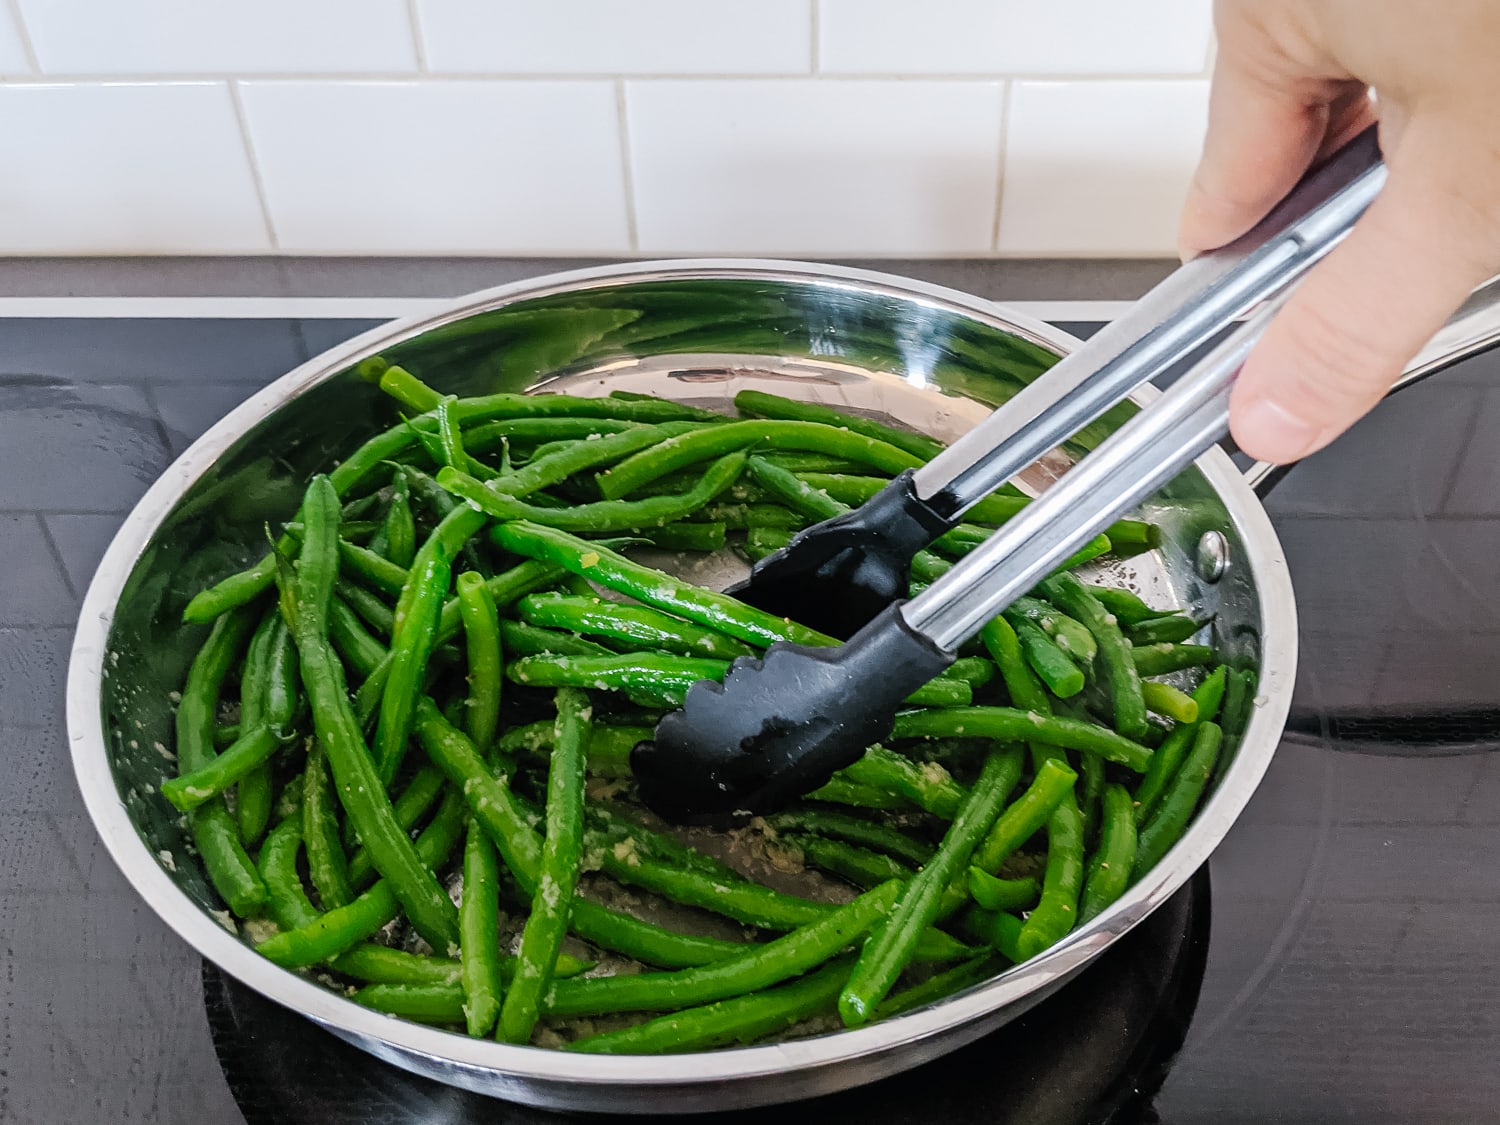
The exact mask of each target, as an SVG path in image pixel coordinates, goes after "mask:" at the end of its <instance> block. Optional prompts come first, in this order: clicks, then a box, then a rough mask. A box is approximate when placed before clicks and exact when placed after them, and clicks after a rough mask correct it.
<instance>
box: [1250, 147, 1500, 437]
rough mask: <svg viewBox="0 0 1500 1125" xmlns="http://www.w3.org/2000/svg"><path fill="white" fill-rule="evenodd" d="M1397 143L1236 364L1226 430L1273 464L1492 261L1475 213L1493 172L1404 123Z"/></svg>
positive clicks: (1374, 390)
mask: <svg viewBox="0 0 1500 1125" xmlns="http://www.w3.org/2000/svg"><path fill="white" fill-rule="evenodd" d="M1401 140H1402V143H1401V146H1400V149H1399V151H1398V152H1397V153H1396V154H1393V155H1392V156H1391V157H1390V159H1389V160H1388V163H1389V167H1390V175H1389V178H1388V180H1387V181H1386V186H1385V188H1384V190H1383V191H1382V192H1381V194H1380V196H1379V197H1378V198H1377V199H1376V201H1375V202H1374V203H1373V204H1372V205H1371V206H1370V209H1369V210H1368V211H1367V212H1366V213H1365V215H1364V216H1363V217H1362V218H1361V219H1360V221H1359V222H1358V223H1356V224H1355V226H1354V229H1353V231H1352V232H1351V233H1350V234H1349V236H1348V237H1347V238H1346V239H1345V240H1344V242H1343V243H1342V244H1341V245H1340V246H1338V247H1337V248H1336V249H1335V250H1334V251H1333V252H1332V253H1331V254H1329V256H1328V258H1327V259H1326V260H1325V261H1323V262H1322V263H1320V264H1319V265H1318V266H1317V267H1316V268H1315V269H1313V270H1312V271H1311V272H1310V273H1309V274H1308V276H1307V279H1306V280H1305V281H1304V282H1303V283H1302V285H1301V287H1300V288H1299V289H1298V291H1297V292H1296V293H1295V294H1294V295H1293V296H1292V297H1291V299H1290V300H1289V301H1288V302H1287V304H1286V305H1285V306H1284V307H1283V308H1282V310H1281V312H1279V313H1278V314H1277V315H1276V318H1275V320H1273V321H1272V323H1271V325H1270V327H1269V328H1268V329H1267V330H1266V334H1265V336H1264V337H1263V338H1262V339H1261V342H1260V343H1259V344H1258V345H1257V346H1256V348H1255V350H1254V351H1253V352H1252V353H1251V355H1250V358H1249V360H1248V361H1247V362H1246V364H1245V366H1244V369H1243V370H1242V371H1241V372H1240V375H1239V378H1238V380H1237V382H1236V385H1235V389H1234V393H1233V396H1232V398H1231V401H1230V428H1231V430H1232V431H1233V434H1234V439H1235V442H1236V443H1237V444H1238V445H1239V447H1240V448H1241V449H1243V450H1244V451H1245V452H1246V453H1248V454H1250V455H1251V456H1252V457H1256V458H1259V459H1260V460H1263V461H1271V462H1275V463H1277V464H1285V463H1287V462H1289V461H1296V460H1298V459H1299V458H1302V457H1306V456H1307V455H1308V454H1309V453H1313V452H1315V451H1316V450H1318V449H1321V448H1322V447H1323V446H1325V445H1327V444H1328V443H1329V442H1330V441H1332V440H1333V439H1334V438H1335V437H1337V436H1338V435H1339V434H1341V433H1342V432H1343V431H1344V430H1346V429H1347V428H1348V427H1349V426H1351V425H1352V424H1353V423H1354V422H1355V421H1356V420H1357V419H1358V418H1359V417H1360V416H1361V415H1363V414H1364V413H1365V412H1366V411H1368V410H1369V409H1370V408H1371V407H1372V406H1374V405H1375V404H1376V403H1377V402H1378V401H1380V399H1381V398H1382V397H1384V395H1385V393H1386V392H1387V391H1388V390H1389V389H1390V387H1391V384H1393V383H1394V382H1395V381H1396V379H1397V378H1398V377H1399V376H1400V374H1401V369H1402V367H1403V366H1404V365H1405V364H1406V362H1407V361H1408V360H1409V359H1410V358H1411V357H1412V356H1414V355H1416V353H1417V352H1418V351H1419V350H1421V348H1422V346H1423V345H1424V344H1425V343H1426V342H1427V341H1428V340H1430V339H1431V338H1432V336H1433V334H1434V333H1436V332H1437V330H1438V329H1439V328H1441V327H1442V325H1443V322H1444V321H1445V320H1446V319H1447V318H1448V317H1449V316H1450V315H1451V314H1452V312H1453V310H1454V309H1456V308H1457V307H1458V306H1459V305H1460V304H1462V302H1463V300H1464V298H1465V297H1467V296H1468V294H1469V292H1470V291H1471V290H1472V289H1473V288H1474V287H1475V286H1476V285H1478V284H1479V283H1480V282H1482V281H1484V280H1485V279H1486V278H1488V277H1490V276H1491V275H1492V274H1493V273H1494V272H1495V267H1496V265H1497V264H1500V224H1497V223H1496V221H1495V219H1494V218H1492V217H1486V214H1485V211H1486V204H1485V200H1486V199H1488V198H1491V197H1492V196H1493V192H1494V186H1495V184H1496V183H1497V182H1500V174H1497V172H1500V169H1497V168H1496V167H1486V168H1482V169H1475V168H1461V167H1455V161H1454V159H1453V156H1452V154H1453V153H1454V152H1455V151H1461V149H1460V150H1455V148H1454V147H1453V146H1452V145H1451V144H1444V143H1439V141H1438V139H1437V138H1436V137H1430V136H1423V135H1422V134H1421V132H1420V131H1419V126H1418V125H1417V123H1416V122H1413V123H1412V124H1411V125H1409V126H1408V127H1407V128H1406V129H1405V130H1403V135H1402V138H1401ZM1468 147H1469V150H1470V151H1472V150H1473V146H1468ZM1466 193H1472V194H1471V196H1470V198H1468V199H1466V198H1465V194H1466Z"/></svg>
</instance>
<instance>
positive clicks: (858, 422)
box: [734, 390, 943, 461]
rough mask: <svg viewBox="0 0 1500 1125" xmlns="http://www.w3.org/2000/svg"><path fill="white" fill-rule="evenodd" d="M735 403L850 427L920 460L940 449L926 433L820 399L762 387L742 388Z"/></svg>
mask: <svg viewBox="0 0 1500 1125" xmlns="http://www.w3.org/2000/svg"><path fill="white" fill-rule="evenodd" d="M734 404H735V406H737V407H738V408H739V410H740V413H742V414H752V415H756V416H759V417H762V418H780V419H785V420H787V421H794V422H817V423H819V424H821V425H824V426H834V427H837V428H839V429H844V430H852V431H854V432H855V433H857V434H863V435H864V436H865V437H868V438H874V439H875V440H876V441H883V442H885V443H886V444H887V445H894V446H895V447H896V448H897V449H904V450H906V452H908V453H910V454H911V455H912V456H913V457H919V458H921V459H922V460H923V461H931V460H932V459H933V458H934V457H936V456H937V455H938V454H939V453H941V452H942V451H943V445H942V443H941V442H939V441H935V440H934V439H932V438H930V437H928V436H927V435H926V434H917V433H912V432H911V431H910V430H898V429H895V428H894V427H892V426H884V425H881V424H880V423H879V422H875V421H872V420H871V419H869V418H862V417H860V416H858V415H854V414H845V413H843V412H842V411H838V410H834V409H833V408H832V407H828V406H823V405H822V404H820V403H812V402H798V401H796V400H794V399H789V398H782V397H781V396H780V395H773V394H767V393H766V392H764V391H753V390H745V391H741V392H740V393H739V394H737V395H735V396H734Z"/></svg>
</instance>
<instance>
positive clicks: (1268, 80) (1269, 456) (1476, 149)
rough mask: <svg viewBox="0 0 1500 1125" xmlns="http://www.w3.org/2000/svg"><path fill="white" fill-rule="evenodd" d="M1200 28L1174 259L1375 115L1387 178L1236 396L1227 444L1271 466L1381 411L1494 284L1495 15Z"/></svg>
mask: <svg viewBox="0 0 1500 1125" xmlns="http://www.w3.org/2000/svg"><path fill="white" fill-rule="evenodd" d="M1214 22H1215V26H1216V29H1217V32H1218V36H1219V55H1218V62H1217V65H1216V67H1215V71H1214V77H1213V88H1212V93H1211V96H1210V102H1209V124H1208V135H1207V138H1206V139H1205V142H1204V153H1203V160H1202V163H1201V164H1200V165H1199V167H1198V171H1197V173H1196V175H1195V176H1194V179H1193V184H1192V187H1191V188H1190V189H1189V192H1188V199H1187V204H1186V206H1185V208H1184V210H1183V216H1182V227H1181V233H1180V235H1179V240H1180V243H1181V246H1182V250H1183V253H1184V254H1185V255H1187V256H1191V255H1193V254H1196V253H1199V252H1201V251H1203V250H1208V249H1212V248H1213V247H1216V246H1221V245H1223V244H1224V243H1226V242H1228V241H1230V240H1232V239H1234V238H1236V237H1238V236H1239V235H1241V234H1243V233H1244V232H1245V231H1247V230H1248V229H1249V228H1250V227H1252V226H1253V225H1254V224H1255V223H1256V222H1257V221H1258V220H1259V219H1260V218H1261V217H1262V216H1263V215H1264V214H1265V213H1266V212H1267V211H1268V210H1270V208H1271V207H1272V205H1274V204H1275V203H1276V202H1277V201H1278V200H1280V199H1281V198H1282V196H1284V195H1285V194H1286V193H1287V192H1288V191H1290V190H1291V188H1292V186H1293V185H1294V184H1295V183H1296V181H1297V180H1298V179H1299V178H1300V177H1301V175H1302V173H1303V172H1304V171H1306V170H1307V168H1308V166H1309V165H1310V164H1312V163H1313V162H1314V161H1315V160H1317V159H1318V158H1319V156H1321V155H1322V154H1325V153H1327V152H1329V151H1331V150H1333V149H1335V148H1337V147H1338V146H1339V145H1341V144H1343V143H1344V142H1345V141H1347V140H1349V139H1350V138H1351V137H1353V136H1354V134H1356V133H1357V132H1359V131H1360V130H1361V129H1363V128H1364V127H1365V126H1366V125H1368V124H1369V123H1370V122H1371V121H1373V120H1375V119H1376V116H1377V112H1378V116H1379V121H1380V144H1381V149H1382V151H1383V153H1384V156H1385V161H1386V165H1387V167H1388V169H1389V178H1388V179H1387V181H1386V185H1385V188H1384V189H1383V190H1382V192H1381V194H1380V197H1379V198H1378V199H1377V200H1376V201H1375V203H1374V204H1372V205H1371V207H1370V208H1369V210H1368V211H1367V212H1366V213H1365V215H1364V216H1363V217H1362V218H1361V219H1360V221H1359V222H1358V223H1357V224H1356V225H1355V227H1354V230H1353V231H1352V232H1351V233H1350V235H1349V236H1348V238H1346V239H1345V240H1344V242H1343V243H1342V244H1341V245H1340V246H1338V247H1337V248H1336V249H1334V250H1333V252H1332V253H1331V254H1329V256H1328V257H1327V258H1326V259H1325V260H1324V261H1323V262H1322V263H1320V264H1319V265H1318V266H1317V267H1315V268H1314V269H1313V270H1312V271H1311V272H1310V273H1309V274H1308V276H1307V278H1306V280H1305V281H1304V282H1303V283H1302V285H1301V286H1300V288H1299V289H1298V291H1297V292H1296V293H1295V294H1294V295H1293V296H1292V298H1291V299H1290V300H1289V301H1288V303H1287V304H1286V306H1285V307H1284V308H1283V309H1282V310H1281V312H1280V313H1279V314H1278V315H1277V316H1276V318H1275V320H1274V321H1273V322H1272V324H1271V326H1270V327H1269V328H1268V329H1267V331H1266V334H1265V336H1264V337H1263V338H1262V340H1261V342H1260V344H1259V345H1257V347H1256V349H1255V351H1254V352H1253V353H1252V354H1251V356H1250V359H1249V361H1248V362H1247V363H1246V364H1245V367H1244V369H1243V371H1242V372H1241V373H1240V376H1239V379H1238V381H1237V383H1236V385H1235V389H1234V394H1233V397H1232V400H1231V405H1230V428H1231V430H1232V432H1233V435H1234V438H1235V441H1236V443H1237V444H1238V445H1239V446H1240V448H1241V449H1243V450H1244V451H1245V452H1246V453H1249V454H1250V455H1251V456H1254V457H1257V458H1259V459H1261V460H1265V461H1273V462H1277V463H1285V462H1288V461H1295V460H1297V459H1299V458H1301V457H1305V456H1307V455H1308V454H1309V453H1313V452H1315V451H1316V450H1318V449H1321V448H1322V447H1323V446H1325V445H1327V444H1328V443H1329V442H1330V441H1332V440H1333V439H1334V438H1335V437H1337V436H1338V435H1339V434H1340V433H1342V432H1343V431H1344V430H1345V429H1347V428H1348V427H1349V426H1350V425H1352V424H1353V423H1354V422H1355V421H1356V420H1357V419H1358V418H1359V417H1360V416H1361V415H1363V414H1364V413H1365V412H1366V411H1368V410H1369V409H1370V408H1371V407H1372V406H1374V405H1375V404H1376V403H1377V402H1378V401H1380V399H1381V397H1382V396H1384V395H1385V393H1386V391H1387V390H1389V389H1390V387H1391V385H1392V384H1393V383H1394V382H1395V381H1396V379H1397V377H1398V376H1399V375H1400V373H1401V369H1402V368H1403V367H1404V366H1405V364H1406V362H1407V361H1408V360H1409V359H1410V358H1411V357H1412V356H1414V355H1415V354H1416V353H1417V352H1418V351H1419V350H1420V349H1421V347H1422V345H1423V344H1425V343H1426V342H1427V341H1428V340H1429V339H1430V338H1431V337H1432V335H1433V334H1434V333H1435V332H1436V331H1437V330H1438V329H1439V328H1441V327H1442V325H1443V322H1444V321H1445V320H1446V319H1447V318H1448V316H1450V315H1451V314H1452V312H1453V311H1454V310H1455V309H1456V308H1457V307H1458V306H1459V305H1460V304H1461V303H1462V302H1463V299H1464V298H1465V297H1466V296H1467V295H1468V294H1469V292H1470V290H1472V289H1473V288H1474V287H1475V286H1477V285H1478V284H1479V283H1480V282H1482V281H1484V280H1486V279H1487V278H1489V277H1491V276H1493V275H1494V274H1495V273H1497V272H1500V66H1497V65H1496V63H1495V59H1496V57H1497V56H1500V3H1496V2H1495V0H1442V2H1441V3H1437V4H1434V3H1432V2H1431V0H1377V2H1374V3H1372V2H1371V0H1216V3H1215V9H1214ZM1371 89H1373V90H1374V91H1376V95H1377V103H1376V104H1372V101H1371V99H1370V97H1369V92H1370V90H1371Z"/></svg>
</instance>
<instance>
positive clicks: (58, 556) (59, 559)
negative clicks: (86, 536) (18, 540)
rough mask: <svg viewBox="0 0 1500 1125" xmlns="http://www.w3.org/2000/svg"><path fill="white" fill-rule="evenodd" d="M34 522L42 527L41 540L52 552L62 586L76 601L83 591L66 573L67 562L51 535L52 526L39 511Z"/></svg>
mask: <svg viewBox="0 0 1500 1125" xmlns="http://www.w3.org/2000/svg"><path fill="white" fill-rule="evenodd" d="M36 522H37V526H39V527H40V528H41V529H42V542H44V543H45V544H47V550H48V551H49V552H51V554H52V561H53V562H54V563H56V564H57V574H58V577H59V578H61V579H62V582H63V586H64V587H66V589H67V591H68V593H69V594H70V595H72V598H73V600H74V601H75V602H76V601H78V600H79V599H80V598H81V597H82V594H83V592H82V591H81V590H79V589H77V588H76V587H75V586H74V585H73V579H72V577H71V576H70V575H69V574H68V564H67V562H66V561H65V560H64V559H63V553H62V548H61V547H59V546H58V545H57V540H56V539H54V538H53V537H52V528H50V527H48V526H47V517H46V516H44V515H43V514H42V513H41V512H37V513H36Z"/></svg>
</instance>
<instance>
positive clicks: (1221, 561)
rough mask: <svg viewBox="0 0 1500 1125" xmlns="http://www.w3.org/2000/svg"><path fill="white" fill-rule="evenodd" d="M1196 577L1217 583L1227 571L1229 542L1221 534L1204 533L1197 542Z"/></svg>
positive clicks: (1214, 532)
mask: <svg viewBox="0 0 1500 1125" xmlns="http://www.w3.org/2000/svg"><path fill="white" fill-rule="evenodd" d="M1197 565H1198V577H1199V578H1201V579H1203V581H1205V582H1217V581H1218V580H1219V579H1221V578H1223V577H1224V572H1225V571H1226V570H1228V569H1229V540H1227V539H1225V538H1224V535H1223V533H1222V532H1218V531H1205V532H1204V533H1203V537H1202V538H1201V539H1199V540H1198V563H1197Z"/></svg>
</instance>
